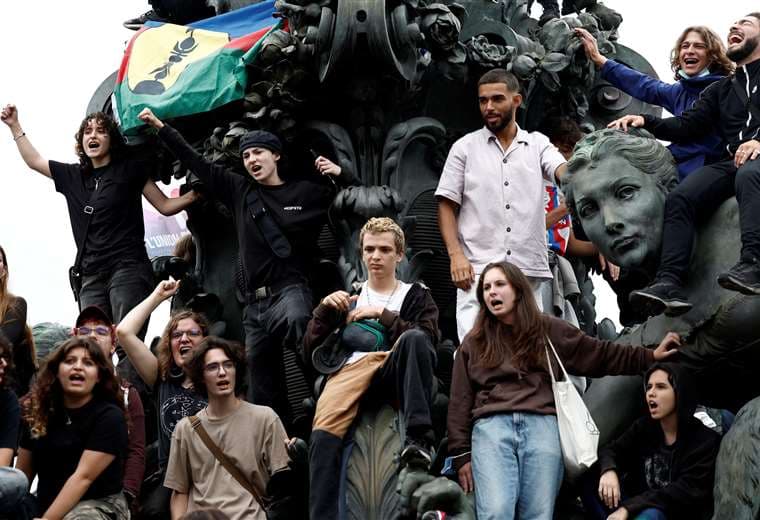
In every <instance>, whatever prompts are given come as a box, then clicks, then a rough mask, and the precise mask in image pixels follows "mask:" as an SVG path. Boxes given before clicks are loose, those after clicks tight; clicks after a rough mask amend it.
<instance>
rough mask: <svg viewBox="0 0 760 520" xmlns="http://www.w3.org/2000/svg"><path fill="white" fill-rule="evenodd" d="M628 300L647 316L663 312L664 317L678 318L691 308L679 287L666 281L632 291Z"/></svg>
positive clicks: (657, 281) (655, 282)
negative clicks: (641, 309) (640, 308)
mask: <svg viewBox="0 0 760 520" xmlns="http://www.w3.org/2000/svg"><path fill="white" fill-rule="evenodd" d="M628 299H629V300H630V302H631V304H633V305H636V306H639V307H642V308H643V310H644V311H645V312H646V314H647V315H648V316H657V315H658V314H662V313H663V312H664V313H665V315H666V316H680V315H681V314H684V313H686V312H689V311H690V310H691V308H692V305H691V303H689V300H688V299H687V298H686V295H685V294H684V292H683V289H682V288H681V286H680V285H678V284H676V283H673V282H670V281H667V280H655V281H654V283H652V284H651V285H649V286H647V287H644V288H643V289H639V290H638V291H633V292H632V293H631V295H630V296H629V297H628Z"/></svg>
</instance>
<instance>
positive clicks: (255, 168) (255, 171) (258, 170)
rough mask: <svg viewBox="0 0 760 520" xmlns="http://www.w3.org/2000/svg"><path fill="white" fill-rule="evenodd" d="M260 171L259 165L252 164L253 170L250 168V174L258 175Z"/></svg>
mask: <svg viewBox="0 0 760 520" xmlns="http://www.w3.org/2000/svg"><path fill="white" fill-rule="evenodd" d="M260 171H261V165H260V164H254V165H253V168H251V172H253V173H259V172H260Z"/></svg>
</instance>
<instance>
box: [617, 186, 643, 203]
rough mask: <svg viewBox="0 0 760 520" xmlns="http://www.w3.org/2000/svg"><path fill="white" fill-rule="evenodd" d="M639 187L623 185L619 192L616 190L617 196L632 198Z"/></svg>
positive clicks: (624, 198)
mask: <svg viewBox="0 0 760 520" xmlns="http://www.w3.org/2000/svg"><path fill="white" fill-rule="evenodd" d="M637 191H638V190H637V188H636V187H635V186H621V187H620V188H619V189H618V190H617V192H615V196H616V197H617V198H619V199H623V200H626V199H630V198H631V197H633V196H634V195H636V192H637Z"/></svg>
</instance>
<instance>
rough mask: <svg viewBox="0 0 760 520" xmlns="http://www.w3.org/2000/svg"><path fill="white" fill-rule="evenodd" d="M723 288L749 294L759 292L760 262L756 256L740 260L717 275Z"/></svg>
mask: <svg viewBox="0 0 760 520" xmlns="http://www.w3.org/2000/svg"><path fill="white" fill-rule="evenodd" d="M718 283H719V284H720V286H721V287H723V288H724V289H728V290H729V291H737V292H740V293H742V294H748V295H750V296H752V295H756V294H760V262H758V260H757V258H751V259H749V260H740V261H739V262H738V263H737V264H736V265H735V266H733V267H732V268H731V269H729V270H728V271H726V272H725V273H723V274H721V275H720V276H718Z"/></svg>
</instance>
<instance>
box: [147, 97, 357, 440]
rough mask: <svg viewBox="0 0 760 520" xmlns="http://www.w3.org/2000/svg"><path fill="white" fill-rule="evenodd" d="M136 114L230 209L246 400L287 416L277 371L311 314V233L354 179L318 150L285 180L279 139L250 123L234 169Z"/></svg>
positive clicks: (314, 237)
mask: <svg viewBox="0 0 760 520" xmlns="http://www.w3.org/2000/svg"><path fill="white" fill-rule="evenodd" d="M139 117H140V119H141V120H142V121H143V122H144V123H146V124H148V125H150V126H151V127H153V128H155V129H157V130H158V137H159V138H161V140H162V141H163V142H164V144H166V146H167V147H169V149H170V150H171V151H172V152H173V153H174V155H176V156H177V158H178V159H179V160H180V161H182V164H183V165H184V166H185V167H186V168H188V169H189V170H191V171H192V172H193V173H195V174H196V175H197V176H198V178H199V179H200V180H201V181H202V182H203V185H204V189H205V190H206V191H207V193H209V194H210V195H211V196H213V197H215V198H217V199H218V200H220V201H221V202H222V203H224V204H225V205H226V206H227V207H228V208H229V209H230V212H231V213H232V215H233V219H234V221H235V229H236V231H237V239H238V245H239V247H240V259H241V260H242V263H243V273H244V275H245V283H246V294H245V299H246V307H245V312H244V315H243V327H244V329H245V349H246V355H247V357H248V366H249V371H250V373H251V379H250V387H249V394H248V400H249V401H251V402H253V403H254V404H258V405H263V406H269V407H271V408H274V410H275V411H276V412H277V414H278V415H279V416H280V417H281V418H282V419H283V422H285V423H286V425H287V424H288V418H289V417H288V409H287V408H288V407H287V400H286V392H285V384H284V381H283V379H284V378H283V377H282V373H283V371H282V348H283V347H287V348H292V349H295V348H297V347H298V346H299V345H300V343H301V339H302V338H303V334H304V332H305V331H306V325H307V323H308V322H309V318H310V317H311V310H312V297H311V290H310V289H309V286H308V285H307V281H308V280H307V278H308V272H307V271H308V267H309V264H310V262H311V261H312V259H313V258H314V250H315V249H316V242H317V237H318V236H319V230H320V228H321V227H322V224H323V223H324V221H325V220H326V218H327V209H328V207H329V206H330V204H331V203H332V201H333V198H334V197H335V194H336V191H337V185H339V184H342V185H347V184H349V183H350V182H351V181H352V176H351V174H350V172H348V171H342V170H341V168H340V166H338V165H336V164H334V163H333V162H331V161H330V160H329V159H327V158H325V157H318V158H317V159H316V161H315V164H314V166H315V168H316V169H317V170H318V171H319V173H321V174H322V176H329V177H332V178H334V179H335V183H330V182H327V181H326V180H324V179H322V182H319V181H320V179H319V176H318V175H317V174H316V173H315V175H314V177H315V179H314V181H312V180H299V181H286V180H284V179H283V178H282V177H280V173H279V171H278V168H277V163H278V161H279V159H280V153H281V152H282V143H281V142H280V139H279V138H278V137H277V136H275V135H274V134H271V133H269V132H265V131H263V130H254V131H251V132H248V133H247V134H245V135H244V136H243V137H242V138H241V139H240V156H241V159H242V162H243V166H244V167H245V170H246V172H247V173H248V175H245V176H243V175H239V174H238V173H236V172H234V171H232V170H228V169H226V168H224V167H222V166H219V165H216V164H213V163H211V162H208V161H206V160H205V159H204V158H203V156H202V155H201V154H199V153H198V152H196V151H195V149H194V148H193V147H192V146H190V145H189V144H188V143H187V142H186V141H185V140H184V138H183V137H182V136H181V135H180V133H179V132H177V130H175V129H174V128H172V127H170V126H169V125H167V124H164V123H163V122H162V121H161V120H160V119H159V118H158V117H156V116H155V115H154V114H153V112H152V111H151V110H150V109H149V108H146V109H144V110H143V111H142V112H141V113H140V115H139Z"/></svg>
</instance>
